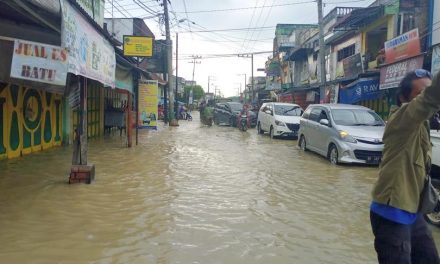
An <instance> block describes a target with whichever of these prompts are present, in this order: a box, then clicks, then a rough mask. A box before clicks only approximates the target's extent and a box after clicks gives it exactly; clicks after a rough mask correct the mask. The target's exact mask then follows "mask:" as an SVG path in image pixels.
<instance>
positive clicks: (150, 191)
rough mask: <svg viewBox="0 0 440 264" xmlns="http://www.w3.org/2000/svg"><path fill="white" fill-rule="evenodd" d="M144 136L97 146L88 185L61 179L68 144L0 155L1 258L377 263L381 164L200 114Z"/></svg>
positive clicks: (34, 260)
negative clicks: (208, 121) (371, 211)
mask: <svg viewBox="0 0 440 264" xmlns="http://www.w3.org/2000/svg"><path fill="white" fill-rule="evenodd" d="M140 142H141V144H140V145H139V146H138V147H136V148H133V149H126V148H124V147H123V143H124V142H123V141H122V140H120V139H118V138H115V139H105V140H100V141H95V142H92V143H91V146H90V152H91V153H90V160H91V161H92V162H94V163H95V164H96V166H97V171H96V172H97V177H96V182H95V183H94V184H92V185H71V186H70V185H68V184H66V182H67V173H66V172H68V170H69V162H70V159H71V156H70V155H71V154H70V153H71V151H70V149H69V148H60V149H56V150H51V151H48V152H44V153H40V154H37V155H33V156H28V157H25V158H22V159H18V160H11V161H4V162H0V171H1V177H0V233H1V234H2V235H1V237H0V245H1V247H0V259H1V260H2V262H4V263H51V262H60V263H292V262H293V263H338V264H339V263H350V264H351V263H375V262H376V261H375V254H374V251H373V246H372V239H373V238H372V236H371V233H370V232H371V231H370V227H369V220H368V219H369V217H368V205H369V202H370V191H371V185H372V184H373V183H374V181H375V178H376V174H377V168H368V167H366V168H365V167H361V168H359V167H351V166H349V167H347V166H343V167H334V166H330V165H329V163H328V162H327V161H326V160H324V159H322V158H320V157H318V156H316V155H313V154H310V153H303V152H301V151H300V150H299V149H298V148H297V147H296V141H288V140H271V139H270V138H269V137H268V136H258V135H257V134H256V132H255V131H254V130H250V131H248V132H245V133H243V132H240V131H238V130H233V129H231V128H228V127H212V128H207V127H203V126H201V125H200V123H199V122H197V121H193V122H187V123H186V122H184V123H181V126H180V127H178V128H162V129H161V131H160V133H156V132H146V131H143V132H142V133H141V138H140ZM435 233H436V234H435V236H436V238H438V237H440V236H439V235H438V231H437V230H435Z"/></svg>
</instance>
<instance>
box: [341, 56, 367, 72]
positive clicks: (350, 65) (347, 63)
mask: <svg viewBox="0 0 440 264" xmlns="http://www.w3.org/2000/svg"><path fill="white" fill-rule="evenodd" d="M342 64H343V68H344V77H345V78H350V77H357V76H358V75H359V74H360V73H362V71H363V67H362V57H361V54H360V53H357V54H355V55H353V56H350V57H348V58H346V59H344V60H342Z"/></svg>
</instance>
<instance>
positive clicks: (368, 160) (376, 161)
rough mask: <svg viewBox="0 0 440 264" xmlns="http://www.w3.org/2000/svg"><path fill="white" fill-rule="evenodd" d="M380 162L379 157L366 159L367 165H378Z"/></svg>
mask: <svg viewBox="0 0 440 264" xmlns="http://www.w3.org/2000/svg"><path fill="white" fill-rule="evenodd" d="M380 160H381V158H380V157H367V163H379V162H380Z"/></svg>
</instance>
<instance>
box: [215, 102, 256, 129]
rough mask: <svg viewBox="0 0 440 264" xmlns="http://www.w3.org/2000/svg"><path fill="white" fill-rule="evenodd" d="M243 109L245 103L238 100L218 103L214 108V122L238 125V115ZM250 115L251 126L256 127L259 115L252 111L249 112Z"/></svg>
mask: <svg viewBox="0 0 440 264" xmlns="http://www.w3.org/2000/svg"><path fill="white" fill-rule="evenodd" d="M242 109H243V104H241V103H238V102H226V103H218V104H216V105H215V108H214V123H215V124H216V125H220V124H223V125H229V126H232V127H236V126H237V117H238V114H240V111H241V110H242ZM249 115H250V123H251V127H255V126H256V125H257V116H256V114H255V113H254V112H252V111H250V112H249Z"/></svg>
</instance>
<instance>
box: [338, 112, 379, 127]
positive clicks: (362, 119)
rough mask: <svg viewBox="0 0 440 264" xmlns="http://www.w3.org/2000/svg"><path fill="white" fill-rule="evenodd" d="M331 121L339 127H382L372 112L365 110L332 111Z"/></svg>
mask: <svg viewBox="0 0 440 264" xmlns="http://www.w3.org/2000/svg"><path fill="white" fill-rule="evenodd" d="M332 116H333V120H334V121H335V123H336V124H337V125H341V126H384V125H385V123H384V122H383V120H382V119H381V118H380V116H378V115H377V114H376V113H375V112H374V111H371V110H365V109H337V110H333V111H332Z"/></svg>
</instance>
